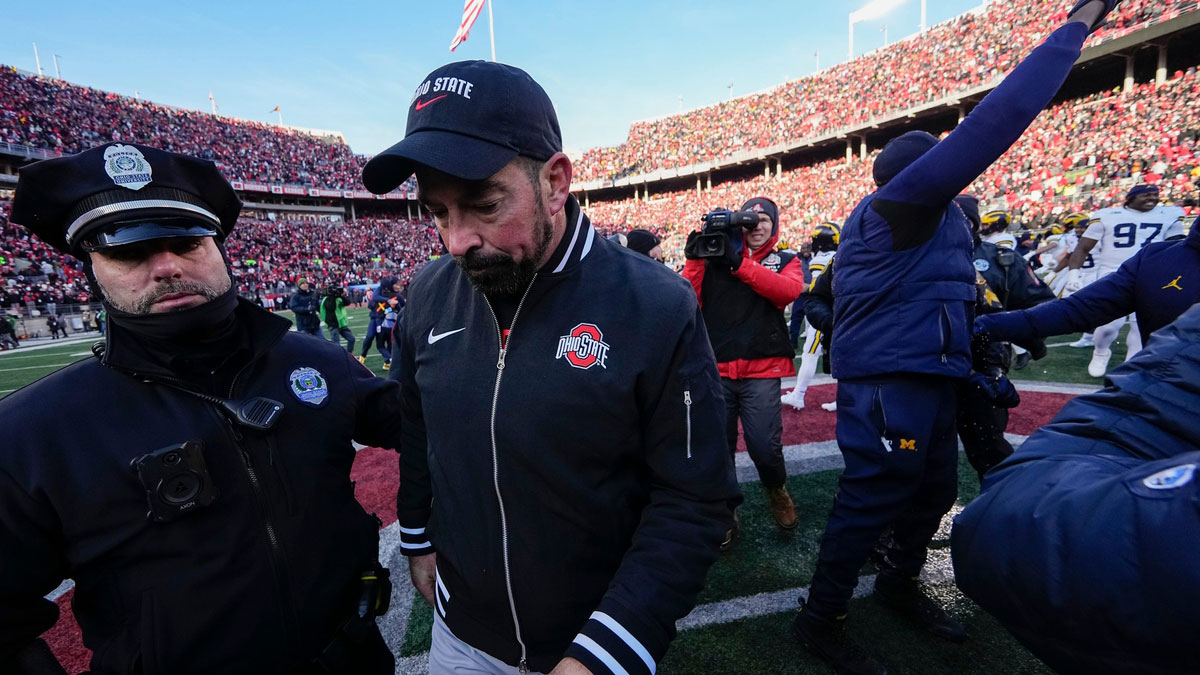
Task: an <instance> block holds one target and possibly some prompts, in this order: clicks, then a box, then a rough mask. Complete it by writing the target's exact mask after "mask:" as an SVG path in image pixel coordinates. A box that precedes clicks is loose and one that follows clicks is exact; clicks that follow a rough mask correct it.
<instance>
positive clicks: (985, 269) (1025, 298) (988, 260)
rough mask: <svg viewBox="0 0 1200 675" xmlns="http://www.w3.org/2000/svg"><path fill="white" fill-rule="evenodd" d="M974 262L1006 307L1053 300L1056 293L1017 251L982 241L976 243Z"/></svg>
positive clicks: (1030, 305)
mask: <svg viewBox="0 0 1200 675" xmlns="http://www.w3.org/2000/svg"><path fill="white" fill-rule="evenodd" d="M972 263H973V264H974V265H975V269H976V270H977V271H978V272H979V274H980V275H981V276H982V277H983V279H984V281H986V282H987V285H988V287H989V288H991V289H992V291H993V292H994V293H995V294H996V297H997V298H998V299H999V300H1000V304H1001V305H1003V306H1004V308H1005V309H1006V310H1014V309H1027V308H1029V307H1034V306H1036V305H1040V304H1042V303H1043V302H1049V301H1051V300H1053V299H1054V292H1053V291H1051V290H1050V287H1049V286H1047V285H1046V284H1045V283H1043V282H1042V280H1041V279H1039V278H1038V276H1037V275H1036V274H1034V273H1033V270H1032V269H1030V267H1029V262H1028V261H1026V260H1025V259H1024V258H1022V257H1021V256H1020V255H1019V254H1018V253H1017V252H1016V251H1013V250H1011V249H1004V248H1001V247H999V246H996V245H995V244H990V243H988V242H986V241H981V242H979V243H978V244H976V245H975V257H974V260H973V261H972Z"/></svg>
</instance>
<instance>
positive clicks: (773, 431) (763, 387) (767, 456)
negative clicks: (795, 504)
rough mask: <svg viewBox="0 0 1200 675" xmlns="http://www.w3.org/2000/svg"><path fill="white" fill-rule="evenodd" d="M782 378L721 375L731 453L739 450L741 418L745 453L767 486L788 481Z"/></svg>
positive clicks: (726, 428)
mask: <svg viewBox="0 0 1200 675" xmlns="http://www.w3.org/2000/svg"><path fill="white" fill-rule="evenodd" d="M779 384H780V383H779V378H778V377H772V378H748V379H744V380H731V379H729V378H728V377H722V378H721V386H722V388H723V389H724V390H725V413H726V418H725V440H726V441H727V442H728V443H729V454H731V455H732V454H733V453H735V452H737V438H738V420H739V419H740V420H741V421H742V434H743V435H744V436H745V438H746V452H747V453H748V454H749V455H750V460H751V461H753V462H754V468H756V469H758V478H759V480H761V481H762V484H763V487H765V488H777V487H779V486H781V485H783V483H784V481H786V480H787V467H786V466H784V463H783V412H782V410H781V408H780V403H779Z"/></svg>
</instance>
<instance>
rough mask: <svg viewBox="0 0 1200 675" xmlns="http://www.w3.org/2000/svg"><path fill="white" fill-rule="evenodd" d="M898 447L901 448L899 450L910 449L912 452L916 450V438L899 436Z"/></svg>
mask: <svg viewBox="0 0 1200 675" xmlns="http://www.w3.org/2000/svg"><path fill="white" fill-rule="evenodd" d="M900 449H901V450H912V451H913V452H916V450H917V439H915V438H901V439H900Z"/></svg>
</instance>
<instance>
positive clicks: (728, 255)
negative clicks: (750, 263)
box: [720, 234, 744, 272]
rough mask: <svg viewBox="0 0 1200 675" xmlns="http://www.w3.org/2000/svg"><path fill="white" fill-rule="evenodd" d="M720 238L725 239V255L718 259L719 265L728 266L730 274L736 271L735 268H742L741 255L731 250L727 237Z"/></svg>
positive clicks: (730, 242) (731, 245)
mask: <svg viewBox="0 0 1200 675" xmlns="http://www.w3.org/2000/svg"><path fill="white" fill-rule="evenodd" d="M721 236H722V237H724V238H725V255H723V256H721V258H720V261H721V264H722V265H726V266H728V267H729V271H731V272H734V271H737V268H739V267H741V266H742V254H741V252H740V251H734V250H733V242H732V241H731V240H730V239H729V235H727V234H722V235H721ZM743 246H744V244H743Z"/></svg>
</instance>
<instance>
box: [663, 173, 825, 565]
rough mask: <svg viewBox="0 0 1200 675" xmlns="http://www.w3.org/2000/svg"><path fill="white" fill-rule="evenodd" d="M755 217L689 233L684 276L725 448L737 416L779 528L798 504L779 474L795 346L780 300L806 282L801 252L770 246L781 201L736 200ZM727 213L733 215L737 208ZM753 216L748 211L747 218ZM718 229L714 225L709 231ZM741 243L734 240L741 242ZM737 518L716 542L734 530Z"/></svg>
mask: <svg viewBox="0 0 1200 675" xmlns="http://www.w3.org/2000/svg"><path fill="white" fill-rule="evenodd" d="M742 211H743V212H751V213H753V214H755V216H756V217H757V224H754V225H752V226H745V227H740V226H735V227H733V228H732V231H730V230H729V229H721V230H716V228H713V227H712V225H713V222H714V219H712V218H706V222H707V223H708V224H707V225H706V226H705V232H704V233H700V232H693V233H692V234H691V235H689V236H688V241H687V245H686V246H685V247H684V255H685V256H686V257H687V262H686V263H685V264H684V266H683V276H684V278H686V279H687V280H688V281H690V282H691V283H692V287H693V288H694V289H695V290H696V295H697V296H698V297H699V299H700V306H701V311H702V313H703V315H704V325H705V327H706V328H708V338H709V340H710V341H711V342H712V347H713V352H715V353H716V357H717V366H718V369H719V370H720V372H721V383H722V385H723V388H724V391H725V408H726V411H727V413H728V416H727V418H726V426H725V436H726V440H727V441H728V443H729V452H730V453H731V454H732V453H733V452H735V451H736V450H737V424H738V419H739V418H740V419H741V421H742V431H743V432H744V434H745V437H746V449H747V451H748V452H749V453H750V459H751V460H753V461H754V466H755V468H757V469H758V476H759V479H760V480H761V481H762V486H763V489H765V490H766V493H767V500H768V505H769V507H770V510H771V516H772V517H774V518H775V522H776V523H778V524H779V526H780V527H781V528H783V529H785V530H790V529H792V528H794V527H796V507H795V505H794V504H793V503H792V498H791V496H790V495H789V494H788V491H787V487H786V486H785V485H784V481H785V480H786V479H787V470H786V468H785V467H784V463H783V418H782V412H781V410H780V403H779V389H780V378H783V377H790V376H792V375H795V374H796V367H795V364H794V363H793V359H794V357H795V351H794V349H793V348H792V345H791V344H789V343H788V327H787V324H786V323H784V320H783V308H784V307H786V306H787V305H788V304H789V303H791V302H792V301H793V300H795V299H796V298H797V297H798V296H799V295H800V292H801V291H803V290H804V277H803V272H802V270H801V265H800V262H799V260H798V259H797V258H796V256H795V254H793V253H778V252H775V251H774V250H773V248H774V246H775V242H776V241H778V239H779V207H778V206H776V204H775V202H773V201H771V200H770V199H767V198H766V197H755V198H754V199H751V200H750V201H748V202H746V203H745V204H743V205H742ZM737 215H739V214H732V216H733V217H734V218H733V220H735V222H736V216H737ZM748 220H750V222H751V223H754V222H755V221H754V219H749V218H748ZM714 230H716V231H714ZM702 234H715V235H717V236H718V237H719V238H721V240H722V241H723V244H724V246H723V247H719V248H723V250H721V251H719V252H717V253H719V255H716V256H715V257H714V255H713V254H714V251H713V250H712V249H711V248H709V247H706V246H705V245H704V244H705V243H706V242H712V241H713V239H712V238H708V239H707V240H706V238H705V237H703V236H702ZM743 242H744V245H742V246H739V245H738V244H739V243H743ZM737 527H738V520H737V517H736V514H735V516H734V529H733V530H731V531H730V532H729V535H728V536H727V537H726V541H725V542H724V543H723V544H722V549H723V550H725V549H728V547H729V546H731V545H732V544H733V540H734V538H735V537H736V536H737Z"/></svg>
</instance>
